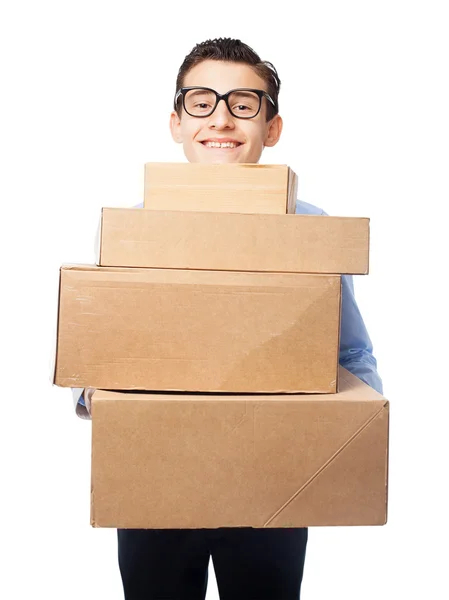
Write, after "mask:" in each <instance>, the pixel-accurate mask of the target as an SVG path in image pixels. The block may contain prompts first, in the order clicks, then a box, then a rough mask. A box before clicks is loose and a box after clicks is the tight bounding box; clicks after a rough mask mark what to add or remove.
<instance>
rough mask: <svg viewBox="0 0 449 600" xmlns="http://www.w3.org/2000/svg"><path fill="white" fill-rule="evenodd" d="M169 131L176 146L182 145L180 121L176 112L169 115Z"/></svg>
mask: <svg viewBox="0 0 449 600" xmlns="http://www.w3.org/2000/svg"><path fill="white" fill-rule="evenodd" d="M170 131H171V135H172V138H173V139H174V141H175V142H176V143H177V144H182V133H181V119H180V118H179V117H178V113H177V112H176V111H173V112H172V113H171V114H170Z"/></svg>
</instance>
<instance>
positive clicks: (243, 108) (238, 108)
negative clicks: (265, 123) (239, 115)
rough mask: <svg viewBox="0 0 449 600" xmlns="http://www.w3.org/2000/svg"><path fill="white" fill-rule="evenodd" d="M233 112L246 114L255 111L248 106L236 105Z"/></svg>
mask: <svg viewBox="0 0 449 600" xmlns="http://www.w3.org/2000/svg"><path fill="white" fill-rule="evenodd" d="M232 110H234V111H235V112H245V111H248V110H253V109H252V108H251V107H250V106H246V105H245V104H236V105H235V106H233V107H232Z"/></svg>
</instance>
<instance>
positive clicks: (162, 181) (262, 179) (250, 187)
mask: <svg viewBox="0 0 449 600" xmlns="http://www.w3.org/2000/svg"><path fill="white" fill-rule="evenodd" d="M297 193H298V177H297V175H296V174H295V173H294V171H292V169H290V168H289V167H287V165H258V164H224V165H217V164H201V163H147V164H146V165H145V185H144V207H145V208H150V209H156V210H199V211H213V212H237V213H274V214H284V215H285V214H286V213H294V212H295V206H296V200H297Z"/></svg>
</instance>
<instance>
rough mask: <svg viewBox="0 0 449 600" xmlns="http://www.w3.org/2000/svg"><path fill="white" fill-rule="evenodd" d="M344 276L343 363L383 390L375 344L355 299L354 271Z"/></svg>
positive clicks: (341, 347) (356, 374)
mask: <svg viewBox="0 0 449 600" xmlns="http://www.w3.org/2000/svg"><path fill="white" fill-rule="evenodd" d="M341 279H342V297H341V330H340V355H339V362H340V365H341V366H342V367H344V368H345V369H347V370H348V371H350V372H351V373H352V374H353V375H355V376H356V377H358V378H359V379H361V380H362V381H364V382H365V383H366V384H367V385H369V386H370V387H372V388H374V389H375V390H376V391H377V392H379V394H383V385H382V380H381V378H380V376H379V374H378V372H377V361H376V359H375V357H374V355H373V345H372V343H371V339H370V337H369V335H368V331H367V329H366V327H365V323H364V322H363V318H362V315H361V314H360V310H359V307H358V306H357V302H356V300H355V295H354V282H353V278H352V275H342V278H341Z"/></svg>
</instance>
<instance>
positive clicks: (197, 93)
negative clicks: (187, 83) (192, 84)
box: [189, 88, 213, 96]
mask: <svg viewBox="0 0 449 600" xmlns="http://www.w3.org/2000/svg"><path fill="white" fill-rule="evenodd" d="M204 94H213V92H211V91H210V90H206V89H205V88H202V89H200V90H190V92H189V96H204Z"/></svg>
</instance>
